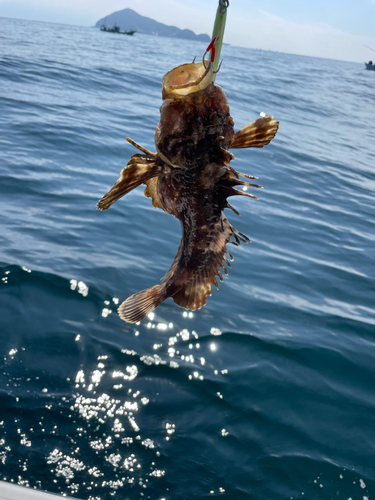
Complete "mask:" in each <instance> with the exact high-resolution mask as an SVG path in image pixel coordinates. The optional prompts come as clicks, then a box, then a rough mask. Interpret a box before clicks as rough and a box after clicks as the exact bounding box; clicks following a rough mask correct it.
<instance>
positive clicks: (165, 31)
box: [95, 9, 211, 42]
mask: <svg viewBox="0 0 375 500" xmlns="http://www.w3.org/2000/svg"><path fill="white" fill-rule="evenodd" d="M115 23H116V24H117V26H120V28H121V31H125V30H126V31H131V30H136V31H137V33H145V34H146V35H159V36H168V37H172V38H185V39H186V40H200V41H202V42H210V40H211V39H210V37H209V36H208V35H196V34H195V33H194V32H193V31H191V30H180V28H177V27H176V26H167V25H166V24H163V23H158V22H157V21H154V20H153V19H150V18H149V17H145V16H141V15H140V14H138V13H137V12H135V11H134V10H132V9H123V10H119V11H117V12H113V14H109V15H108V16H106V17H103V18H102V19H99V21H98V22H97V23H96V24H95V27H97V28H100V27H101V26H102V24H104V25H106V26H107V28H112V26H113V25H114V24H115Z"/></svg>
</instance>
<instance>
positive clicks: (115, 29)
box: [100, 23, 135, 36]
mask: <svg viewBox="0 0 375 500" xmlns="http://www.w3.org/2000/svg"><path fill="white" fill-rule="evenodd" d="M100 31H107V32H108V33H120V34H121V35H130V36H133V35H134V33H135V30H132V31H126V30H125V31H120V26H117V24H116V23H115V24H114V25H113V27H112V28H107V26H106V25H105V24H102V26H101V28H100Z"/></svg>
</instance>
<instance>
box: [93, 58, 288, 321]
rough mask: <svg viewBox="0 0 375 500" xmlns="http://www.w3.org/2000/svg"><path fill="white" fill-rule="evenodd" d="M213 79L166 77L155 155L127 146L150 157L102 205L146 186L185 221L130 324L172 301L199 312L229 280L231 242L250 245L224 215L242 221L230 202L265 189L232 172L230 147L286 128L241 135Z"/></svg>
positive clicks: (128, 170)
mask: <svg viewBox="0 0 375 500" xmlns="http://www.w3.org/2000/svg"><path fill="white" fill-rule="evenodd" d="M212 76H213V73H212V67H211V64H209V63H207V65H205V64H204V63H192V64H184V65H181V66H178V67H177V68H174V69H173V70H171V71H169V72H168V73H167V74H166V75H165V76H164V78H163V94H162V95H163V104H162V106H161V108H160V122H159V124H158V126H157V128H156V133H155V145H156V153H151V152H150V151H147V150H146V149H144V148H142V147H141V146H139V145H137V144H136V143H135V142H134V141H132V140H131V139H128V140H129V142H131V143H132V144H133V145H134V146H136V147H137V148H138V149H140V150H141V151H142V152H143V154H135V155H133V156H132V158H131V159H130V161H129V162H128V165H127V166H126V167H125V168H124V169H123V170H122V171H121V174H120V178H119V180H118V181H117V182H116V184H115V185H114V186H113V187H112V188H111V189H110V191H109V192H108V193H107V194H106V195H105V196H104V197H103V198H102V199H101V200H100V201H99V203H98V208H100V209H102V210H106V209H107V208H108V207H109V206H110V205H111V204H112V203H113V202H114V201H116V200H117V199H119V198H120V197H122V196H124V195H125V194H127V193H128V192H129V191H131V190H132V189H134V188H135V187H137V186H138V185H140V184H142V183H143V184H146V189H145V195H146V196H147V197H150V198H151V199H152V204H153V206H154V207H156V208H161V209H163V210H164V211H165V212H167V213H168V214H170V215H173V216H174V217H176V218H178V219H179V220H180V222H181V226H182V238H181V243H180V246H179V249H178V252H177V254H176V257H175V259H174V261H173V263H172V266H171V268H170V269H169V271H168V272H167V273H166V275H165V276H164V277H163V278H162V279H161V283H160V285H155V286H153V287H151V288H147V289H146V290H143V291H141V292H138V293H136V294H134V295H132V296H131V297H129V298H128V299H127V300H126V301H125V302H123V303H122V304H121V306H120V307H119V315H120V317H121V318H122V319H124V320H125V321H127V322H129V323H135V322H138V321H140V320H141V319H143V318H144V317H145V316H146V315H147V314H149V313H150V312H151V311H153V310H154V309H155V307H157V306H158V305H159V304H160V303H161V302H163V301H164V300H165V299H167V298H168V297H172V298H173V300H174V301H175V302H176V303H177V304H178V305H179V306H181V307H184V308H185V309H190V310H196V309H200V308H201V307H202V306H204V305H205V304H206V301H207V296H208V295H211V286H212V285H215V286H216V287H217V288H218V283H217V279H216V276H218V277H219V278H220V280H221V281H223V278H222V273H221V269H222V270H223V271H224V273H225V274H228V271H227V268H226V265H228V266H229V267H230V263H229V260H228V258H229V259H230V260H233V257H232V256H231V255H230V253H229V252H228V250H227V248H226V245H227V243H234V244H235V245H239V244H240V243H241V242H248V241H250V240H249V239H248V238H247V236H245V235H243V234H241V233H240V232H238V231H237V230H236V229H235V228H234V227H233V226H232V225H231V224H230V223H229V221H228V219H227V218H226V216H225V215H224V209H225V208H230V209H232V210H233V211H234V212H235V213H237V214H238V212H237V211H236V210H235V209H234V208H233V207H232V206H231V205H230V204H229V203H228V201H227V199H228V198H229V197H230V196H234V195H242V196H248V197H251V198H256V197H255V196H254V195H251V194H248V193H245V192H244V191H242V190H241V191H240V190H238V189H236V188H237V187H242V186H253V187H256V188H259V187H261V186H258V185H257V184H253V183H249V182H245V181H242V180H240V177H247V178H249V179H255V177H252V176H248V175H245V174H239V173H237V172H236V171H235V170H234V169H233V167H232V166H231V164H230V161H231V160H233V159H234V156H233V154H232V153H230V152H229V148H244V147H263V146H264V145H265V144H268V143H269V142H270V141H271V139H272V138H273V137H274V136H275V134H276V132H277V129H278V125H279V124H278V122H276V121H275V120H274V119H273V117H264V118H260V119H258V120H255V121H254V122H252V123H250V124H249V125H247V126H246V127H244V128H243V129H241V130H240V131H239V132H237V133H236V134H235V132H234V122H233V119H232V117H231V115H230V109H229V105H228V101H227V98H226V96H225V94H224V92H223V90H222V89H221V88H220V87H219V86H217V85H215V84H214V83H213V81H212ZM238 215H239V214H238Z"/></svg>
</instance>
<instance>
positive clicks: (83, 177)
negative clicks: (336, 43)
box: [0, 19, 375, 500]
mask: <svg viewBox="0 0 375 500" xmlns="http://www.w3.org/2000/svg"><path fill="white" fill-rule="evenodd" d="M0 26H1V29H0V33H1V35H0V54H1V55H0V88H1V92H0V160H1V163H0V210H1V218H0V278H1V280H0V294H1V297H0V331H1V336H0V360H1V361H0V368H1V369H0V380H1V385H0V478H1V479H3V480H6V481H13V482H15V483H19V484H24V485H28V486H30V487H33V488H40V489H43V490H48V491H51V492H56V493H61V494H67V495H71V496H76V497H77V498H82V499H89V500H99V499H100V500H107V499H109V498H112V497H113V498H118V499H121V500H122V499H124V500H125V499H129V500H134V499H152V500H161V499H163V498H164V499H166V500H167V499H168V500H182V499H186V500H192V499H195V500H198V499H209V498H221V499H223V500H232V499H233V500H242V499H244V500H245V499H246V500H250V499H251V500H260V499H262V500H263V499H264V500H266V499H267V500H289V499H293V500H297V499H298V500H302V499H306V500H316V499H319V500H320V499H321V500H329V499H337V500H349V499H352V500H367V499H368V500H374V499H375V472H374V456H375V425H374V421H375V411H374V410H375V408H374V407H375V397H374V393H375V350H374V337H375V278H374V271H375V248H374V242H375V196H374V195H375V166H374V165H375V161H374V160H375V129H374V126H373V115H374V103H375V93H374V77H375V74H374V73H373V72H370V71H365V69H364V65H363V66H362V65H360V64H355V63H345V62H338V61H329V60H323V59H314V58H307V57H299V56H293V55H287V54H281V53H272V52H262V51H256V50H249V49H242V48H236V47H229V46H224V49H223V50H224V52H223V60H224V61H223V65H222V69H221V71H220V73H219V75H218V77H217V83H218V84H219V85H221V86H222V88H223V89H224V90H225V92H226V94H227V97H228V100H229V104H230V106H231V113H232V116H233V118H234V121H235V124H236V129H239V128H241V127H242V126H244V125H245V124H246V123H248V122H250V121H252V120H253V119H255V118H257V117H259V114H260V113H266V114H272V115H274V116H275V118H276V119H278V120H279V121H280V130H279V132H278V134H277V136H276V138H275V140H274V141H273V142H272V143H271V144H270V145H269V146H267V147H266V148H264V149H261V150H243V151H241V150H238V151H236V157H237V160H236V161H235V162H233V166H234V167H235V168H236V169H237V170H238V171H240V172H244V173H247V174H250V175H256V176H258V177H259V183H260V184H261V185H263V186H264V188H265V189H264V190H262V191H261V192H259V191H258V192H256V193H255V194H257V195H258V196H259V197H260V200H259V201H256V200H250V199H247V198H246V199H242V198H241V199H240V198H239V199H234V200H233V201H232V204H233V205H234V206H235V207H236V208H237V209H238V210H239V211H240V213H241V217H240V218H238V217H237V216H236V215H235V214H233V213H232V212H230V213H229V214H227V215H228V217H229V219H230V221H231V222H232V223H233V224H234V226H235V227H236V228H237V229H238V230H240V231H241V232H243V233H245V234H247V235H248V236H249V237H250V238H251V240H252V242H253V243H252V244H251V245H244V246H241V247H238V248H234V247H233V248H231V249H230V251H231V253H232V254H233V255H234V258H235V261H234V262H233V264H232V269H231V270H230V274H229V277H227V278H226V279H225V282H224V283H222V284H221V286H220V291H219V292H216V290H213V295H212V297H210V298H209V300H208V304H207V306H206V307H205V308H204V309H202V310H200V311H197V312H194V313H187V312H186V311H184V310H182V309H179V308H178V307H177V306H176V305H175V304H174V303H173V301H172V300H171V299H169V300H168V301H166V302H165V303H163V304H162V305H161V306H160V307H159V308H158V309H157V310H156V311H155V314H154V315H151V316H150V317H149V318H147V319H146V320H144V321H143V322H142V323H141V324H140V325H128V324H126V323H125V322H123V321H121V320H120V319H119V318H118V316H117V314H116V309H117V304H118V303H119V302H121V301H122V300H124V299H125V298H127V297H128V296H129V295H131V294H133V293H135V292H137V291H139V290H142V289H143V288H146V287H149V286H152V285H154V284H156V283H158V282H159V279H160V278H161V277H162V276H163V275H164V273H165V272H166V270H167V269H168V268H169V266H170V264H171V262H172V260H173V258H174V255H175V253H176V251H177V247H178V244H179V240H180V236H181V230H180V226H179V222H178V221H177V220H174V219H173V218H172V217H171V216H168V215H167V214H165V213H163V212H162V211H161V210H156V209H154V208H153V207H152V206H151V203H150V200H149V199H146V198H145V197H144V196H143V189H141V188H139V189H137V190H136V191H134V192H132V193H131V194H129V195H127V196H126V197H125V198H124V199H122V200H120V201H119V202H117V203H116V204H115V205H114V206H113V207H111V208H110V209H109V210H108V211H107V212H100V211H98V210H96V203H97V201H98V199H99V198H100V197H101V196H102V195H103V194H104V193H106V191H107V190H108V188H109V187H111V186H112V184H113V183H114V182H115V181H116V180H117V178H118V173H119V171H120V170H121V168H123V167H124V166H125V164H126V162H127V160H128V159H129V157H130V155H131V154H133V153H135V150H134V148H132V146H131V145H130V144H128V143H127V142H126V141H125V137H126V136H130V137H131V138H132V139H134V140H135V141H137V142H138V143H140V144H142V145H143V146H144V147H146V148H148V149H150V150H154V149H155V148H154V145H153V137H154V133H155V127H156V124H157V122H158V116H159V107H160V104H161V79H162V76H163V74H164V73H165V72H166V71H168V70H169V69H171V68H172V67H174V66H176V65H178V64H180V63H183V62H187V61H190V60H192V59H193V57H194V56H197V57H198V58H200V57H201V55H202V53H203V52H204V50H205V48H206V47H205V46H204V44H200V43H198V42H186V41H184V40H173V39H168V38H157V37H149V36H146V35H144V36H142V35H137V34H136V35H135V36H134V37H126V36H120V35H112V34H108V33H102V32H100V31H98V30H96V29H94V28H79V27H73V26H62V25H56V24H47V23H36V22H28V21H16V20H10V19H0Z"/></svg>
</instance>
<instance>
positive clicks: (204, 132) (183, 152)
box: [155, 83, 234, 169]
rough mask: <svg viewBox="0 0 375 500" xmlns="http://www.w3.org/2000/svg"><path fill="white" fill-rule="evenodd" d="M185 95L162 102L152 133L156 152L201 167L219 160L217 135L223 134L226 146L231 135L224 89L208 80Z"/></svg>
mask: <svg viewBox="0 0 375 500" xmlns="http://www.w3.org/2000/svg"><path fill="white" fill-rule="evenodd" d="M187 97H189V99H188V98H187ZM187 97H184V98H179V99H166V100H165V101H164V102H163V104H162V106H161V108H160V122H159V125H158V127H157V130H156V134H155V144H156V148H157V150H158V153H159V154H161V155H163V156H164V157H166V158H167V159H168V160H169V162H170V163H172V164H173V165H177V166H179V167H180V168H184V169H204V168H205V166H206V165H208V164H210V163H212V162H216V163H218V162H221V164H222V154H220V147H219V143H218V138H219V137H223V139H222V140H221V141H220V143H221V146H222V147H223V148H224V149H228V148H229V146H230V144H231V142H232V139H233V136H234V123H233V118H232V117H231V116H230V110H229V105H228V101H227V98H226V96H225V94H224V92H223V91H222V89H221V88H220V87H218V86H217V85H214V84H213V83H211V84H210V85H209V86H208V87H207V88H206V89H204V90H203V91H200V92H194V93H193V94H189V96H187Z"/></svg>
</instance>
